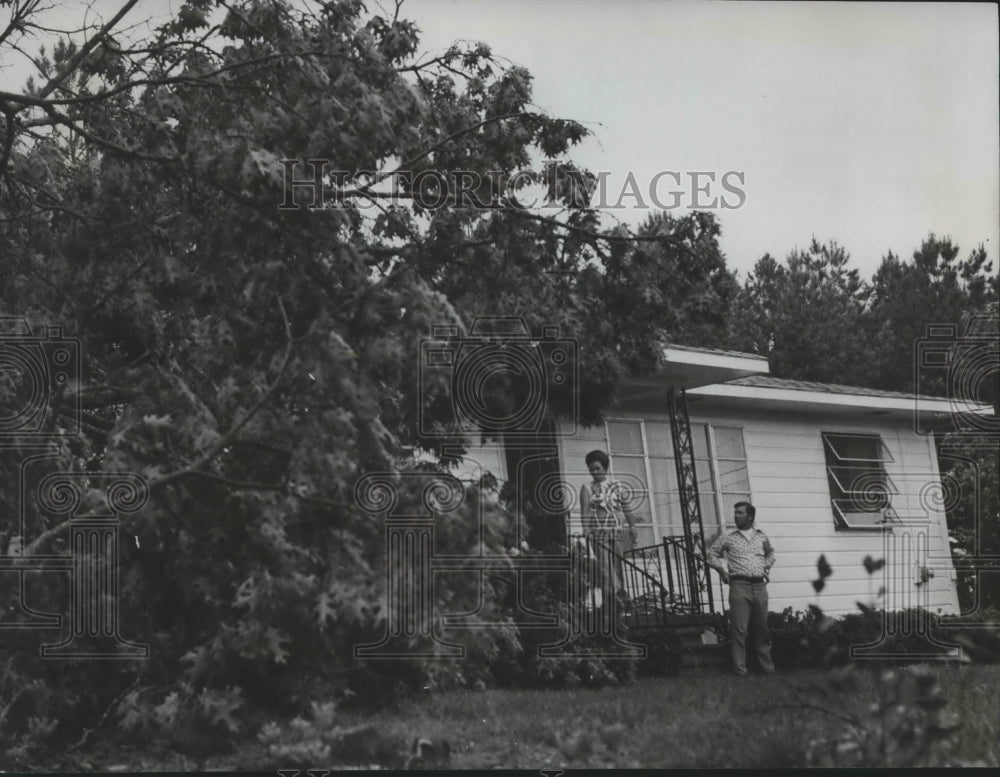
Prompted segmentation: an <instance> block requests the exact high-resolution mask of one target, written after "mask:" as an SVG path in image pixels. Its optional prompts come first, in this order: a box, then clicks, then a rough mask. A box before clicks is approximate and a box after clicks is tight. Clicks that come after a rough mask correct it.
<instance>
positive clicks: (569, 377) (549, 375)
mask: <svg viewBox="0 0 1000 777" xmlns="http://www.w3.org/2000/svg"><path fill="white" fill-rule="evenodd" d="M418 374H419V379H420V386H419V390H420V397H419V399H420V401H419V403H418V415H419V419H418V421H419V426H418V428H419V430H420V433H421V434H422V435H424V436H425V437H428V438H439V437H450V436H452V435H453V434H455V433H456V432H458V433H466V434H470V435H474V434H481V433H486V434H503V435H505V436H506V438H507V439H511V438H517V437H531V436H534V435H536V434H537V433H538V432H540V431H541V430H542V429H543V428H544V425H545V424H546V422H547V420H548V418H549V411H550V409H551V408H552V407H553V406H554V405H558V406H559V407H560V409H561V413H560V415H561V416H562V417H563V418H564V426H563V430H564V432H565V433H567V434H572V433H573V432H574V431H575V429H576V426H577V424H578V420H579V415H580V413H579V410H580V397H579V352H578V347H577V343H576V341H575V340H573V339H570V338H565V337H560V336H559V328H558V327H555V326H551V327H543V329H542V332H541V335H540V336H537V337H536V336H532V335H531V333H530V332H529V329H528V326H527V324H526V322H525V321H524V319H523V318H518V317H496V318H479V319H476V321H475V322H474V323H473V325H472V327H471V328H470V330H469V333H468V334H466V335H462V334H461V332H460V330H459V327H457V326H452V325H449V326H435V327H433V328H432V331H431V336H430V337H429V338H424V339H422V340H421V342H420V354H419V363H418ZM442 384H444V385H447V386H448V388H449V392H448V396H449V402H448V404H447V407H444V408H441V407H440V406H439V405H436V404H435V402H434V401H433V399H434V393H435V390H436V389H438V388H439V387H440V386H441V385H442ZM432 408H433V409H437V410H439V411H441V412H440V415H443V416H444V418H443V419H442V418H441V417H440V415H439V414H438V413H436V412H432Z"/></svg>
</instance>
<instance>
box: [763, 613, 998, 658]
mask: <svg viewBox="0 0 1000 777" xmlns="http://www.w3.org/2000/svg"><path fill="white" fill-rule="evenodd" d="M998 618H1000V613H989V612H984V613H981V614H979V615H978V616H977V619H979V621H980V623H982V624H983V625H982V626H976V625H973V624H969V618H966V617H958V616H949V617H942V616H938V615H935V614H934V613H930V612H927V611H926V610H921V609H908V610H901V611H894V612H888V613H885V612H881V611H877V610H872V609H870V608H867V607H865V608H862V609H861V611H860V612H856V613H848V614H847V615H843V616H841V617H840V618H837V619H833V618H828V617H826V616H824V615H823V613H822V612H821V611H820V610H819V609H818V608H810V609H809V610H807V611H805V612H802V611H794V612H793V611H792V608H791V607H789V608H786V609H785V610H784V611H783V612H781V613H773V612H772V613H769V614H768V629H769V630H770V633H771V655H772V656H773V658H774V662H775V665H776V666H777V667H778V668H779V669H784V670H792V669H809V668H820V667H831V666H842V665H844V664H847V663H850V662H851V661H852V660H857V659H859V658H863V659H864V660H869V659H874V660H879V661H881V662H884V663H907V662H909V661H912V660H916V659H922V660H926V659H927V658H928V657H939V656H944V655H947V654H948V653H949V652H951V651H953V650H954V648H956V647H962V648H963V649H964V650H965V651H966V652H967V653H968V654H969V657H971V658H972V659H973V660H977V661H990V662H996V661H1000V629H998V628H997V627H996V625H995V624H997V623H998V622H1000V620H998ZM949 622H951V623H957V624H959V625H949ZM852 649H853V652H854V655H853V656H852Z"/></svg>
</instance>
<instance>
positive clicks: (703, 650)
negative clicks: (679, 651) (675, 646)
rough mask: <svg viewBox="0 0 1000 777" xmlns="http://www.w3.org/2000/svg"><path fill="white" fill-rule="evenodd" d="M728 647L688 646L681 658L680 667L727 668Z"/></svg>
mask: <svg viewBox="0 0 1000 777" xmlns="http://www.w3.org/2000/svg"><path fill="white" fill-rule="evenodd" d="M729 662H730V658H729V645H727V644H725V643H721V642H720V643H717V644H714V645H689V646H688V648H687V650H686V651H685V652H684V655H683V656H682V657H681V666H683V667H686V668H700V667H725V666H729Z"/></svg>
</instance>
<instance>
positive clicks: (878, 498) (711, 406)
mask: <svg viewBox="0 0 1000 777" xmlns="http://www.w3.org/2000/svg"><path fill="white" fill-rule="evenodd" d="M665 357H666V359H665V367H664V368H663V369H661V370H660V371H659V372H658V373H657V374H655V375H652V376H650V377H646V378H642V379H635V380H629V381H627V382H625V383H623V384H622V385H621V387H620V392H619V398H618V400H617V402H616V404H615V405H614V406H612V407H611V408H609V409H608V410H607V411H606V414H605V415H606V417H605V422H604V424H603V426H596V427H591V428H582V427H581V428H577V427H576V426H575V425H574V424H572V423H570V422H565V421H564V422H559V423H558V424H556V425H552V426H549V427H548V428H547V429H539V430H538V431H537V433H535V434H533V435H532V436H531V437H530V438H526V437H525V436H524V435H521V436H519V437H517V438H516V439H513V440H508V441H507V442H506V444H505V445H499V444H496V445H482V446H479V447H477V448H474V449H472V450H470V451H469V460H470V461H473V462H475V463H476V464H477V466H479V467H482V468H483V469H486V470H490V471H492V472H493V473H494V474H495V475H496V476H497V478H498V479H499V480H501V481H506V480H510V479H511V478H514V479H516V480H517V481H518V483H519V485H520V490H521V492H522V493H524V494H528V495H531V494H534V495H535V497H534V499H533V501H532V504H533V505H534V506H535V509H536V510H537V508H538V506H539V505H542V507H543V508H544V510H547V511H548V513H549V514H550V515H552V516H553V517H555V516H558V515H568V516H569V518H570V521H569V526H568V527H564V526H562V525H561V524H559V525H557V528H556V531H557V532H563V531H567V530H568V531H569V532H570V533H571V534H573V533H577V532H579V531H580V530H581V526H580V516H579V507H578V505H577V504H576V502H577V498H578V496H577V495H578V494H579V490H580V486H581V485H582V484H584V483H586V482H587V481H588V480H589V475H588V473H587V471H586V467H585V465H584V457H585V456H586V454H587V452H588V451H590V450H593V449H595V448H600V449H603V450H605V451H606V452H607V453H608V454H609V456H610V458H611V471H612V473H613V475H614V476H616V477H617V478H623V479H625V480H626V481H628V482H629V483H631V484H634V485H635V489H636V493H639V494H640V498H639V499H637V501H636V504H635V513H636V515H637V517H638V520H639V526H640V539H639V543H638V545H639V546H642V547H643V548H645V550H644V551H642V550H641V551H638V552H637V553H635V554H633V555H632V556H631V557H630V558H631V562H633V563H634V564H636V565H637V567H639V568H642V569H645V571H646V573H648V575H652V576H653V577H656V578H657V579H659V580H661V581H663V580H664V576H665V575H666V574H667V573H668V572H669V570H668V571H665V568H664V566H663V561H664V560H666V556H667V555H668V553H669V548H670V547H671V543H673V546H675V547H677V548H680V549H681V550H683V547H682V546H684V547H686V548H687V553H686V558H688V559H692V562H691V565H690V566H692V567H694V566H697V564H696V563H695V562H694V561H693V559H695V558H696V557H700V556H701V553H702V552H703V550H702V549H703V547H704V543H705V542H707V541H710V540H711V539H712V538H713V537H714V536H715V535H717V534H718V533H719V532H720V531H721V530H723V529H725V528H731V527H732V526H733V522H732V513H733V505H734V504H735V503H736V502H738V501H740V500H748V501H751V502H752V503H753V504H754V505H755V506H756V508H757V525H758V526H759V527H760V528H762V529H763V530H764V531H766V532H767V533H768V535H769V536H770V538H771V540H772V543H773V545H774V547H775V550H776V553H777V564H776V565H775V567H774V568H773V570H772V574H771V580H770V585H769V596H770V609H771V610H772V611H775V612H780V611H781V610H783V609H785V608H786V607H791V608H793V609H794V610H805V609H806V608H807V606H808V605H809V604H817V605H819V606H820V607H822V608H823V610H824V611H825V612H827V613H828V614H832V615H836V614H843V613H847V612H856V611H857V602H863V603H866V604H873V605H875V606H877V607H880V608H886V609H902V608H908V607H917V606H919V607H923V608H927V609H929V610H930V611H933V612H939V613H942V614H951V613H958V612H959V603H958V595H957V591H956V575H955V569H954V566H953V564H952V559H951V553H950V544H949V537H948V528H947V524H946V521H945V513H944V504H945V502H946V501H947V499H948V498H950V497H949V494H948V492H947V484H942V481H941V475H940V471H939V468H938V460H937V453H936V449H935V444H934V439H933V434H931V433H929V432H928V431H927V429H921V428H917V425H916V424H915V419H917V418H918V417H919V418H920V419H927V418H931V419H934V418H936V419H947V417H948V416H950V415H953V414H955V413H958V412H963V413H968V412H975V413H982V414H989V413H991V412H992V410H991V408H990V407H989V406H988V405H976V406H974V407H972V408H971V409H970V406H969V404H968V403H963V404H962V405H961V407H960V408H959V407H957V406H956V404H955V403H953V402H951V401H950V400H948V399H946V398H926V397H920V398H917V397H915V396H912V395H908V394H903V393H897V392H889V391H876V390H872V389H865V388H854V387H848V386H839V385H830V384H822V383H811V382H805V381H796V380H783V379H779V378H775V377H772V376H770V375H768V366H767V362H766V360H765V359H763V358H761V357H757V356H753V355H749V354H743V353H734V352H727V351H716V350H707V349H697V348H687V347H677V346H672V347H668V348H667V349H666V350H665ZM918 411H919V414H918ZM679 465H680V466H679ZM695 494H696V496H695ZM528 498H531V497H530V496H529V497H528ZM820 555H823V556H825V558H826V560H827V562H828V563H829V564H830V566H831V567H832V569H833V574H832V575H831V576H830V577H829V578H828V579H827V580H826V585H825V586H824V588H823V590H822V591H821V592H820V593H817V592H816V591H815V590H814V588H813V585H812V581H813V580H814V579H816V578H817V577H818V575H817V560H818V558H819V556H820ZM654 556H656V557H658V558H656V559H654ZM684 557H685V554H684V553H679V555H678V558H679V559H680V561H681V564H680V566H681V567H684ZM866 557H870V561H869V567H871V566H872V565H871V562H872V561H877V560H879V559H884V560H885V565H884V567H882V568H880V569H874V570H872V569H871V568H866V566H865V559H866ZM651 560H652V561H656V563H654V564H652V565H650V563H649V562H650V561H651ZM675 562H676V559H675ZM674 573H679V574H680V576H681V577H683V576H685V575H688V574H689V573H691V574H693V572H692V570H691V569H675V570H674V571H673V572H670V574H671V575H673V574H674ZM700 574H701V582H700V586H701V588H702V589H703V591H702V598H703V599H704V589H705V588H706V587H707V588H708V589H709V590H712V591H714V601H715V602H716V603H717V605H716V608H718V607H719V605H721V603H722V602H724V601H725V599H724V596H725V586H723V585H722V583H721V581H720V580H719V578H718V575H716V574H715V573H714V572H707V571H705V570H704V569H702V570H701V573H700ZM698 585H699V584H698V582H697V581H695V582H694V583H692V589H696V588H698ZM880 593H881V596H880ZM688 595H689V596H690V595H691V594H690V592H689V594H688ZM695 596H697V593H695ZM699 606H700V607H702V609H704V601H703V602H702V604H701V605H699Z"/></svg>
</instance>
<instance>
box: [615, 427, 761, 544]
mask: <svg viewBox="0 0 1000 777" xmlns="http://www.w3.org/2000/svg"><path fill="white" fill-rule="evenodd" d="M606 431H607V436H608V453H609V454H610V456H611V466H612V469H613V471H614V472H615V474H616V475H618V476H623V475H624V476H625V477H627V478H628V479H629V480H630V481H631V482H636V481H638V482H639V483H641V484H642V487H643V488H645V489H646V494H647V496H648V498H646V499H643V500H641V504H639V505H638V507H637V509H636V518H637V522H638V525H639V544H640V545H643V544H649V543H651V542H655V541H657V540H658V539H659V538H660V537H663V536H677V535H680V534H683V532H684V524H683V518H682V515H681V500H680V490H679V488H678V486H677V469H676V466H675V464H674V449H673V442H672V439H671V436H670V424H669V423H667V422H666V421H655V420H634V421H633V420H618V419H616V420H608V421H607V423H606ZM691 443H692V448H693V450H694V460H695V471H696V473H697V476H698V501H699V504H700V505H701V517H702V526H703V527H704V530H705V535H706V537H711V536H713V535H714V534H715V533H716V532H717V531H718V530H719V529H721V528H722V525H723V524H724V522H725V520H726V517H727V516H730V515H732V513H733V505H735V504H736V502H740V501H749V500H750V478H749V475H748V473H747V456H746V449H745V448H744V445H743V430H742V429H740V428H738V427H728V426H714V425H710V424H697V423H692V424H691ZM633 478H634V480H633Z"/></svg>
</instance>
